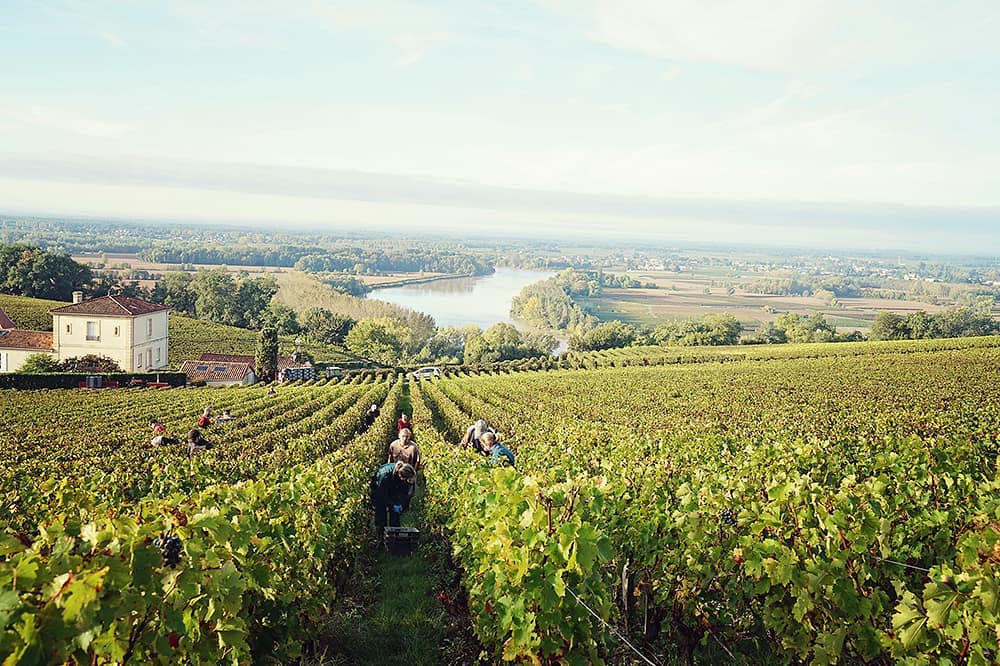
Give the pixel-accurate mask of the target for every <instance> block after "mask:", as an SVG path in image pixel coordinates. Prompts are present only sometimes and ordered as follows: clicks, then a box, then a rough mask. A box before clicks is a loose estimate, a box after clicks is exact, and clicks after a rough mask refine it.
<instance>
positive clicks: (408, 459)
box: [386, 428, 420, 470]
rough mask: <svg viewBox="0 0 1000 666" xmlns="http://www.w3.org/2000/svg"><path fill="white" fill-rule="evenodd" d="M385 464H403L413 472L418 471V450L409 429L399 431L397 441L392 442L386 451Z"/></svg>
mask: <svg viewBox="0 0 1000 666" xmlns="http://www.w3.org/2000/svg"><path fill="white" fill-rule="evenodd" d="M386 455H387V456H388V460H386V462H391V463H394V462H405V463H406V464H407V465H410V466H412V467H413V469H414V470H419V469H420V448H419V447H418V446H417V443H416V442H414V441H413V433H412V432H410V429H409V428H403V429H402V430H400V431H399V439H395V440H393V441H392V442H391V443H390V444H389V446H388V448H387V449H386Z"/></svg>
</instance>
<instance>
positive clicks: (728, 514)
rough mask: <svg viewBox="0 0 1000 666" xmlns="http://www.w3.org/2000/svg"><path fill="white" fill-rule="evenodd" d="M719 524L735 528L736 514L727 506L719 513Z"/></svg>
mask: <svg viewBox="0 0 1000 666" xmlns="http://www.w3.org/2000/svg"><path fill="white" fill-rule="evenodd" d="M719 522H721V523H724V524H726V525H729V526H730V527H736V514H735V513H733V510H732V509H730V508H729V507H728V506H727V507H726V508H725V509H723V510H722V511H720V512H719Z"/></svg>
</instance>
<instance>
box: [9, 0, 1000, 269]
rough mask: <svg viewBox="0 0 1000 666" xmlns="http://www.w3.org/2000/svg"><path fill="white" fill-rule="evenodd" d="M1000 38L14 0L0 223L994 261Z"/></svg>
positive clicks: (458, 13)
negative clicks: (133, 221) (756, 248)
mask: <svg viewBox="0 0 1000 666" xmlns="http://www.w3.org/2000/svg"><path fill="white" fill-rule="evenodd" d="M872 5H874V7H873V6H872ZM997 34H1000V4H997V3H995V2H949V3H940V2H914V1H912V0H911V1H910V2H895V1H893V0H884V1H881V2H878V3H870V2H850V1H838V2H833V1H828V2H827V1H818V0H798V1H795V2H763V1H755V2H751V1H747V0H732V1H729V2H710V1H707V0H701V1H693V0H692V1H683V2H672V1H669V0H660V1H654V0H648V1H647V0H634V1H628V0H617V1H611V0H577V1H568V0H565V1H563V0H537V1H528V0H525V1H523V2H494V3H480V2H363V3H362V2H353V3H347V2H308V1H302V2H293V3H288V2H278V1H272V0H258V1H255V0H248V1H243V2H239V1H219V2H204V1H195V0H165V1H163V2H158V3H146V2H125V1H122V2H113V1H101V0H94V1H90V2H57V1H49V2H18V1H17V0H14V1H13V2H12V1H10V0H8V2H5V3H3V4H2V6H0V59H2V62H4V63H5V66H4V67H2V68H0V212H15V213H16V212H25V213H37V214H73V215H91V216H109V217H135V218H157V219H178V220H187V219H191V220H213V221H232V222H255V223H279V222H294V223H316V224H326V225H330V226H332V227H351V228H357V227H370V228H383V227H385V226H393V227H399V228H405V229H412V230H419V229H431V228H433V229H445V230H455V231H456V232H461V231H462V230H470V231H472V230H475V231H476V232H479V233H481V232H482V231H484V230H489V229H493V228H496V229H498V230H501V229H503V230H510V231H513V232H517V231H524V232H526V233H527V232H531V231H540V230H544V231H546V232H549V233H561V232H563V231H566V232H578V233H589V234H601V233H607V232H614V233H619V234H623V235H630V236H633V237H640V236H647V235H648V236H650V237H656V238H657V239H661V240H670V239H676V240H679V241H680V240H697V239H704V238H709V239H713V240H732V241H736V242H764V243H767V242H787V243H793V244H829V245H831V246H863V247H871V248H879V247H886V248H892V249H895V248H904V249H905V248H912V249H929V248H935V249H947V250H950V251H972V250H976V251H985V252H990V253H1000V241H998V237H1000V234H996V233H994V230H995V229H997V226H998V224H997V223H998V222H1000V187H997V184H998V180H1000V179H998V177H997V174H1000V87H998V86H996V85H995V78H996V72H998V71H1000V46H998V41H1000V40H996V39H995V38H994V36H995V35H997Z"/></svg>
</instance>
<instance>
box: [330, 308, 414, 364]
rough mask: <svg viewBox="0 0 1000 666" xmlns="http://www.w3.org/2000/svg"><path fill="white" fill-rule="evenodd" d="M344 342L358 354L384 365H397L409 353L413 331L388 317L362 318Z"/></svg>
mask: <svg viewBox="0 0 1000 666" xmlns="http://www.w3.org/2000/svg"><path fill="white" fill-rule="evenodd" d="M344 343H345V344H346V345H347V348H348V349H349V350H350V351H351V352H352V353H354V354H357V355H358V356H363V357H365V358H367V359H370V360H372V361H375V362H376V363H381V364H382V365H397V364H399V363H400V362H402V361H403V360H404V359H405V358H406V357H407V355H408V353H409V350H410V347H411V345H412V344H413V331H412V330H411V329H410V328H409V327H407V326H404V325H403V324H401V323H399V322H398V321H396V320H395V319H389V318H388V317H381V318H378V319H362V320H361V321H359V322H358V323H357V324H355V325H354V327H353V328H351V332H350V333H348V334H347V338H346V339H345V340H344Z"/></svg>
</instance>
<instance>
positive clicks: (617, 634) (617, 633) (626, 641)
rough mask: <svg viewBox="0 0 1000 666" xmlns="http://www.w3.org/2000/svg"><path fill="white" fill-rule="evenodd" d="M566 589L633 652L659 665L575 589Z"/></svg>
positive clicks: (654, 664) (655, 665) (650, 664)
mask: <svg viewBox="0 0 1000 666" xmlns="http://www.w3.org/2000/svg"><path fill="white" fill-rule="evenodd" d="M566 591H567V592H569V593H570V594H572V595H573V598H574V599H576V603H578V604H580V605H581V606H583V607H584V608H586V609H587V612H589V613H590V614H591V615H593V616H594V617H595V618H597V621H598V622H600V623H601V624H603V625H604V628H605V629H607V630H608V631H610V632H611V633H613V634H614V635H615V636H617V637H618V638H619V639H620V640H621V641H622V642H623V643H625V645H627V646H629V647H630V648H631V649H632V652H635V653H636V654H637V655H639V657H640V658H641V659H642V660H643V661H644V662H646V663H647V664H649V666H657V664H656V662H655V661H653V660H651V659H650V658H649V657H647V656H646V655H644V654H643V653H642V652H640V651H639V648H637V647H636V646H634V645H632V644H631V643H630V642H629V640H628V639H627V638H625V637H624V636H623V635H622V634H621V632H619V631H618V630H617V629H616V628H614V627H612V626H611V625H610V624H608V623H607V622H605V621H604V618H603V617H601V616H600V615H598V614H597V612H596V611H595V610H594V609H593V608H591V607H590V606H588V605H587V604H586V603H585V602H584V601H583V599H581V598H580V597H579V596H577V594H576V592H574V591H573V590H571V589H569V588H568V587H567V588H566Z"/></svg>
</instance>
